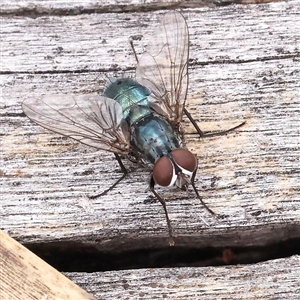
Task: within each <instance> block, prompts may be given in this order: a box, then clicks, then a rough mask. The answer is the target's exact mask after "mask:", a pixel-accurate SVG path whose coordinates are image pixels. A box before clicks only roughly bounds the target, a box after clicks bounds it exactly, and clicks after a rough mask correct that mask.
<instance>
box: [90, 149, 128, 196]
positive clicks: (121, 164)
mask: <svg viewBox="0 0 300 300" xmlns="http://www.w3.org/2000/svg"><path fill="white" fill-rule="evenodd" d="M114 154H115V157H116V160H117V161H118V163H119V166H120V168H121V171H122V173H123V175H122V176H121V177H120V178H119V179H118V180H117V181H116V182H115V183H114V184H113V185H111V186H110V187H109V188H108V189H106V190H105V191H104V192H102V193H100V194H97V195H93V196H88V197H89V198H90V199H95V198H98V197H101V196H103V195H106V194H107V193H108V192H109V191H111V190H112V189H113V188H114V187H115V186H116V185H117V184H118V183H119V182H121V181H122V180H123V179H124V178H125V177H126V176H127V174H128V171H127V170H126V168H125V167H124V165H123V163H122V160H121V158H120V156H119V155H118V154H116V153H114Z"/></svg>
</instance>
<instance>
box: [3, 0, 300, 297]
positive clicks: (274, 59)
mask: <svg viewBox="0 0 300 300" xmlns="http://www.w3.org/2000/svg"><path fill="white" fill-rule="evenodd" d="M142 2H143V1H142ZM154 2H155V1H154ZM154 2H147V3H150V4H149V5H150V6H151V5H152V4H153V3H154ZM24 3H25V2H17V1H15V2H10V1H4V3H3V5H2V7H1V12H2V28H1V31H2V36H1V46H2V50H1V51H2V69H1V73H0V77H1V85H2V95H1V98H0V99H1V100H0V101H1V103H0V105H1V115H0V122H1V129H2V130H1V131H2V135H1V153H2V155H1V176H2V178H1V193H2V195H1V211H0V214H1V215H0V218H1V228H2V229H3V230H4V231H5V232H7V233H8V234H9V235H10V236H11V237H14V238H15V239H17V240H18V241H20V242H22V243H30V242H36V243H39V242H47V241H66V240H71V241H81V242H83V243H92V244H95V245H96V246H97V248H98V249H99V250H116V249H118V250H120V251H122V250H126V249H140V248H145V247H147V248H148V247H162V246H167V245H168V232H167V227H166V221H165V217H164V214H163V209H162V207H161V205H160V204H159V203H157V202H156V203H151V202H153V201H152V200H153V197H152V196H151V194H150V192H149V190H148V183H147V182H148V180H149V174H150V172H149V170H145V169H141V168H140V167H139V166H135V165H134V164H132V163H130V162H127V161H125V166H126V167H127V168H128V169H129V170H130V171H131V172H130V175H129V176H128V178H126V179H125V180H124V181H123V182H121V183H120V184H119V185H118V186H117V187H116V188H115V189H114V190H113V191H111V192H110V193H108V194H107V195H106V196H103V197H101V198H97V199H94V200H90V199H89V198H88V197H87V195H93V194H94V193H97V192H101V191H103V190H105V189H106V188H107V187H109V186H110V185H111V183H112V182H114V181H115V180H116V179H117V178H118V177H119V176H120V173H119V171H118V165H117V163H116V161H115V160H114V156H113V154H111V153H107V152H103V151H96V150H95V149H91V148H89V147H87V146H84V145H80V144H78V143H77V142H75V141H71V140H69V139H66V138H64V137H61V136H59V135H56V134H54V133H51V132H48V131H46V130H44V129H42V128H40V127H39V126H37V125H35V124H33V123H32V122H30V121H29V120H28V119H27V118H26V117H25V115H24V114H23V113H22V110H21V102H22V101H23V100H24V99H26V98H28V97H39V96H41V95H43V94H55V93H90V92H94V91H99V92H100V93H101V92H102V90H103V88H104V86H105V82H106V81H107V77H111V76H134V68H135V60H134V56H133V54H132V51H131V49H130V45H129V42H128V39H129V37H132V38H133V39H134V43H135V46H136V50H137V52H138V54H141V53H142V52H143V50H144V49H145V47H146V46H147V43H148V42H149V37H151V32H153V30H154V28H155V25H156V24H157V22H158V21H159V20H160V19H161V17H162V15H163V14H164V13H165V11H164V10H160V9H159V5H158V6H156V8H155V9H154V11H149V12H140V11H141V10H142V9H143V8H144V6H143V5H144V4H139V3H138V2H137V3H136V4H132V5H133V6H132V7H131V9H129V10H128V11H127V12H125V13H117V12H116V11H117V10H115V8H116V7H117V6H118V5H120V4H122V3H121V2H118V3H117V4H110V2H103V3H104V4H103V5H104V6H103V7H104V9H103V11H102V10H101V9H99V10H98V11H99V12H100V13H99V14H93V13H91V12H92V10H87V11H88V12H90V14H88V13H84V12H85V10H84V9H85V8H89V5H91V7H93V9H94V8H95V4H94V3H93V2H86V1H83V2H80V1H79V2H72V6H73V8H74V7H75V8H76V9H77V10H76V9H73V10H72V13H70V15H67V12H68V10H69V9H70V4H66V3H67V2H56V1H54V2H53V3H52V2H48V1H47V2H46V1H45V2H44V1H37V2H32V1H31V2H30V3H31V5H29V4H28V3H25V4H24ZM55 3H56V4H55ZM107 3H108V4H107ZM143 3H144V2H143ZM151 3H152V4H151ZM22 5H23V6H25V9H24V8H22ZM51 5H52V6H51ZM161 5H163V4H161ZM98 6H99V5H98ZM100 6H101V5H100ZM150 6H149V7H150ZM164 6H165V5H164ZM120 7H121V6H119V8H120ZM151 7H152V9H153V7H154V5H152V6H151ZM120 10H121V9H120ZM150 10H151V9H150ZM299 10H300V9H299V1H296V0H294V1H288V2H276V3H269V4H260V5H250V6H247V5H231V6H227V7H217V8H197V9H184V10H183V11H182V12H183V14H184V16H185V17H186V19H187V23H188V25H189V29H190V51H191V52H190V69H189V70H190V72H189V73H190V84H189V94H188V104H187V109H188V110H189V111H190V112H191V113H192V115H193V117H194V118H195V120H196V121H197V122H198V123H199V126H200V128H201V129H202V130H204V131H213V130H220V129H226V128H228V127H231V126H233V125H236V124H238V123H239V122H240V121H242V120H246V121H247V123H246V125H245V126H244V127H242V128H240V129H239V130H237V131H236V132H234V133H230V134H228V135H227V136H222V137H214V138H209V139H203V140H200V139H199V138H198V136H197V135H196V134H195V131H194V129H193V128H192V126H191V125H190V124H189V123H188V122H187V120H184V122H183V127H184V129H185V132H186V141H187V146H188V148H189V149H190V150H191V151H193V152H194V153H196V154H197V155H198V158H199V169H198V175H197V179H196V180H197V183H196V184H197V186H198V188H199V191H200V194H201V195H202V197H203V199H204V201H205V202H206V203H207V205H208V206H209V207H210V208H211V209H212V210H214V211H215V212H216V213H217V214H218V216H219V217H218V219H215V218H213V217H212V216H211V215H210V214H209V213H208V212H207V211H206V210H205V209H204V208H203V206H202V205H201V203H199V200H197V199H196V198H195V195H194V194H193V192H192V191H191V190H190V191H189V192H188V193H183V192H178V191H173V190H165V189H161V190H159V191H160V193H161V194H162V195H163V196H164V197H165V198H166V199H167V201H168V203H167V207H168V211H169V214H170V218H171V221H172V225H173V228H174V232H175V234H176V235H177V236H176V238H175V242H176V245H177V246H189V247H199V248H201V247H209V246H214V247H223V246H224V247H233V246H264V245H266V244H269V243H276V242H279V241H282V240H286V239H289V238H293V237H300V222H299V220H300V204H299V198H300V197H299V102H300V101H299V100H300V99H299V98H300V97H299V35H300V34H299V32H300V31H299V14H300V13H299ZM30 11H31V12H32V14H30ZM76 12H77V13H76ZM101 12H106V13H101ZM109 12H111V13H109ZM17 13H19V16H17ZM43 13H48V14H49V15H43ZM5 14H7V15H5ZM298 262H299V257H297V256H295V257H293V258H290V259H283V260H278V261H271V262H266V263H261V264H256V265H253V266H245V267H243V266H241V267H239V266H234V267H226V268H225V267H224V268H206V269H163V270H141V271H122V272H112V273H104V274H103V276H104V277H102V276H98V274H89V275H87V274H86V275H84V276H81V275H82V274H81V275H80V274H69V275H68V276H71V277H72V280H74V281H75V282H76V283H78V284H80V285H82V286H83V287H84V288H85V289H86V290H88V291H90V292H92V293H93V291H94V292H95V293H97V292H98V294H97V297H98V298H101V297H102V296H103V295H104V294H102V291H98V288H99V286H101V285H102V284H103V282H101V280H102V278H104V279H103V281H104V282H106V283H107V284H108V285H106V286H105V285H104V288H103V290H106V291H107V293H108V294H107V295H109V296H110V295H111V296H113V295H120V296H121V297H123V298H126V295H128V298H139V297H143V296H145V295H147V297H148V298H149V297H150V298H151V299H155V298H156V299H157V298H161V297H162V296H163V295H165V294H166V295H168V294H169V295H170V297H171V296H172V294H171V293H173V292H174V294H173V295H174V297H173V298H180V297H184V298H186V297H188V296H190V297H191V298H192V297H200V296H201V295H202V296H203V297H204V298H209V297H210V295H212V296H211V298H212V299H215V298H216V295H220V293H222V292H223V291H224V297H223V298H226V297H227V298H230V299H232V298H236V299H241V298H242V296H243V297H244V298H251V297H252V295H253V297H255V298H261V299H266V298H272V294H274V297H273V298H275V299H276V298H278V299H283V298H284V297H282V295H287V296H286V297H285V298H286V299H296V296H297V295H298V294H299V290H297V286H298V285H297V286H296V285H295V284H297V283H298V282H299V267H297V266H299V264H298ZM295 266H296V267H295ZM185 272H187V273H185ZM151 274H152V275H151ZM172 274H173V275H172ZM174 274H177V275H176V276H179V277H176V276H175V275H174ZM180 274H181V275H180ZM193 274H194V275H193ZM210 274H211V275H210ZM232 274H233V275H232ZM152 276H153V277H152ZM231 276H233V279H232V277H231ZM243 276H245V277H243ZM186 277H188V278H190V279H191V278H194V280H195V285H193V283H191V281H190V279H189V280H187V281H186V282H184V280H183V279H185V278H186ZM112 278H113V279H114V280H115V281H114V282H116V286H115V288H111V282H112ZM124 278H125V279H124ZM127 278H129V279H127ZM136 278H140V279H139V280H140V281H138V282H139V283H141V282H142V281H143V279H145V278H146V279H147V280H148V279H149V285H146V284H145V286H144V287H143V288H142V289H141V290H140V293H139V292H138V291H137V288H135V286H132V284H133V282H134V281H135V280H136ZM155 278H160V281H156V280H155ZM161 278H166V279H164V281H163V283H161ZM176 278H177V279H179V281H178V280H177V279H176ZM243 278H245V281H243ZM152 279H153V280H152ZM97 280H99V281H97ZM123 280H128V281H130V284H129V288H127V287H128V286H127V283H126V282H125V284H124V285H123V286H122V282H124V281H123ZM91 282H94V283H93V284H95V285H93V284H91ZM100 282H101V284H100ZM145 282H148V281H145ZM178 282H179V283H180V284H178ZM232 282H233V284H232ZM262 282H267V284H266V285H264V286H262V285H261V284H262ZM213 283H215V285H213V287H212V284H213ZM231 284H232V285H231ZM230 285H231V286H230ZM188 286H189V287H190V289H188ZM195 286H196V287H197V288H194V287H195ZM238 287H241V292H239V290H238ZM114 289H115V294H113V293H114ZM185 289H186V290H185ZM127 292H128V294H126V293H127ZM109 293H111V294H109ZM132 293H134V294H132ZM147 293H148V294H147ZM247 293H248V294H247ZM99 295H100V296H99ZM131 295H133V296H132V297H131ZM148 295H151V296H148ZM247 295H249V297H248V296H247ZM277 295H280V296H278V297H277ZM103 298H107V297H105V296H103ZM108 298H110V297H108Z"/></svg>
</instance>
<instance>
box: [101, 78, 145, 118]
mask: <svg viewBox="0 0 300 300" xmlns="http://www.w3.org/2000/svg"><path fill="white" fill-rule="evenodd" d="M104 95H105V96H107V97H108V98H111V99H114V100H115V101H117V102H118V103H119V104H120V105H121V106H122V109H123V119H128V116H129V113H130V111H131V110H132V108H134V107H136V106H142V107H145V108H146V107H149V101H148V99H147V96H149V95H150V92H149V90H148V89H147V88H146V87H144V86H142V85H140V84H139V83H137V82H136V81H135V80H133V79H131V78H121V79H117V80H116V81H113V82H111V83H110V84H109V85H108V86H107V88H106V89H105V91H104ZM148 111H149V109H148ZM140 113H142V115H141V114H138V115H133V114H131V116H130V120H129V121H132V122H135V120H137V119H139V118H141V117H143V116H144V115H143V112H142V111H140ZM147 113H148V112H147V111H145V114H147Z"/></svg>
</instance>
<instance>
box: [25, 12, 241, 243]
mask: <svg viewBox="0 0 300 300" xmlns="http://www.w3.org/2000/svg"><path fill="white" fill-rule="evenodd" d="M188 59H189V34H188V27H187V24H186V21H185V19H184V17H183V16H182V14H181V13H179V12H176V11H172V12H168V13H167V14H165V15H164V17H163V19H162V22H161V25H160V26H159V28H158V30H157V31H156V33H155V35H154V36H153V37H152V39H151V42H150V44H149V45H148V47H147V51H146V52H145V53H144V54H143V55H142V56H141V58H140V59H139V60H138V62H137V69H136V80H133V79H131V78H120V79H116V80H113V81H111V82H110V83H109V84H108V86H107V87H106V89H105V91H104V95H103V96H101V95H99V94H97V93H91V94H82V95H47V96H44V97H42V98H41V99H27V100H25V101H24V102H23V103H22V108H23V111H24V113H25V114H26V115H27V116H28V117H29V118H30V119H31V120H33V121H34V122H36V123H37V124H39V125H41V126H43V127H45V128H47V129H49V130H51V131H54V132H57V133H60V134H62V135H65V136H68V137H71V138H73V139H75V140H77V141H79V142H81V143H83V144H86V145H89V146H92V147H95V148H97V149H102V150H107V151H110V152H113V153H114V155H115V157H116V159H117V161H118V163H119V165H120V168H121V170H122V172H123V175H122V177H121V178H119V179H118V180H117V182H115V183H114V184H113V185H112V186H111V187H110V188H108V189H107V190H105V191H104V192H103V193H101V194H100V195H103V194H106V193H107V192H108V191H110V190H111V189H112V188H113V187H115V186H116V185H117V184H118V183H119V182H120V181H121V180H122V179H123V178H124V177H125V176H126V175H127V171H126V168H125V167H124V165H123V162H122V160H121V157H124V156H125V157H127V158H128V159H130V160H131V161H132V160H133V161H135V162H137V163H141V164H143V165H145V166H149V165H150V166H151V168H152V173H151V179H150V190H151V191H152V193H153V194H154V195H155V196H156V198H157V199H158V200H159V201H160V203H161V204H162V206H163V208H164V212H165V215H166V220H167V224H168V229H169V236H170V238H171V242H170V244H171V243H173V230H172V226H171V223H170V219H169V216H168V212H167V208H166V202H165V200H164V199H163V198H162V197H161V196H160V195H159V194H158V193H157V192H156V190H155V185H159V186H163V187H172V186H177V187H178V188H180V189H182V190H186V189H187V187H188V185H191V186H192V187H193V190H194V191H195V193H196V195H197V197H198V199H199V200H200V201H201V202H202V203H203V205H204V206H205V207H206V209H207V210H208V211H209V212H210V213H212V214H214V213H213V211H212V210H210V209H209V208H208V207H207V206H206V205H205V204H204V202H203V201H202V199H201V197H200V196H199V193H198V191H197V189H196V187H195V184H194V179H195V176H196V171H197V165H198V163H197V157H196V155H194V154H192V153H191V152H190V151H189V150H188V149H187V148H186V147H185V143H184V139H183V133H182V132H181V131H180V126H179V125H180V122H181V120H182V117H183V114H185V115H186V116H187V117H188V118H189V120H190V121H191V122H192V124H193V125H194V127H195V128H196V130H197V132H198V133H199V135H200V136H201V137H203V136H212V135H214V134H203V133H202V131H201V130H200V129H199V127H198V126H197V124H196V123H195V121H194V120H193V119H192V117H191V115H190V114H189V112H188V111H187V110H186V109H185V101H186V95H187V88H188ZM243 124H244V123H242V124H240V125H238V126H236V127H234V128H231V129H229V130H227V131H224V132H221V134H222V133H226V132H228V131H230V130H232V129H235V128H237V127H239V126H241V125H243ZM217 134H218V133H217ZM98 196H99V195H98Z"/></svg>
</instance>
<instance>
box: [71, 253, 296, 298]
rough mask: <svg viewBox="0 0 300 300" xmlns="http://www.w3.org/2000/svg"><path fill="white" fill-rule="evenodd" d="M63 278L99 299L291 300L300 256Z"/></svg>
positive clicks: (74, 275)
mask: <svg viewBox="0 0 300 300" xmlns="http://www.w3.org/2000/svg"><path fill="white" fill-rule="evenodd" d="M65 275H66V276H67V277H69V278H70V279H71V280H72V281H74V282H75V283H77V284H78V285H80V286H81V287H83V288H84V289H86V290H87V291H89V292H90V293H92V294H93V295H94V296H95V297H96V298H97V299H119V298H120V299H141V298H142V299H164V298H166V299H289V300H291V299H299V293H300V286H299V276H300V257H299V256H297V255H296V256H292V257H289V258H286V259H277V260H273V261H267V262H263V263H258V264H255V265H239V266H227V267H206V268H172V269H140V270H126V271H117V272H116V271H112V272H104V273H93V274H87V273H66V274H65ZM270 275H271V276H270Z"/></svg>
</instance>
